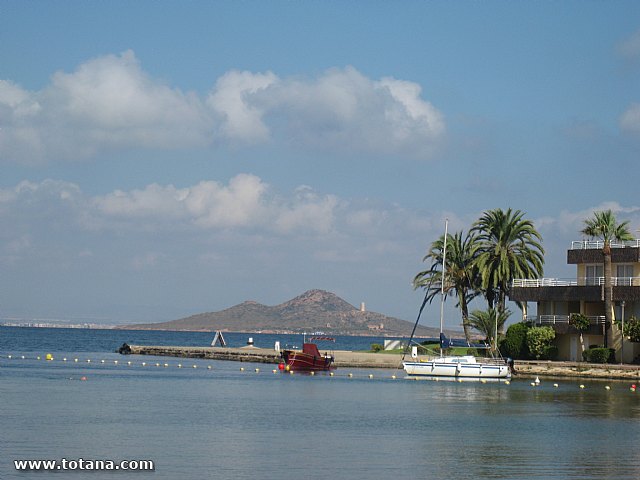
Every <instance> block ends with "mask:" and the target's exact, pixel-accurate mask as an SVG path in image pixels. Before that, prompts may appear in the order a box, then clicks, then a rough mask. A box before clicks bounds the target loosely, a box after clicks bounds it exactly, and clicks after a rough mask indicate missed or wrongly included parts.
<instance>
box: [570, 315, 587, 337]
mask: <svg viewBox="0 0 640 480" xmlns="http://www.w3.org/2000/svg"><path fill="white" fill-rule="evenodd" d="M569 325H573V326H574V327H575V328H576V330H578V331H579V332H581V333H582V332H586V331H587V330H589V325H591V322H590V321H589V317H587V316H586V315H584V314H582V313H572V314H571V315H569Z"/></svg>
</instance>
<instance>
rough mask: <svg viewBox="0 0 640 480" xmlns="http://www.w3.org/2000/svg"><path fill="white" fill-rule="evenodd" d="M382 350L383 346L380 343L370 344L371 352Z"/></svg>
mask: <svg viewBox="0 0 640 480" xmlns="http://www.w3.org/2000/svg"><path fill="white" fill-rule="evenodd" d="M382 350H384V347H383V346H382V345H380V344H379V343H372V344H371V351H372V352H376V353H377V352H381V351H382Z"/></svg>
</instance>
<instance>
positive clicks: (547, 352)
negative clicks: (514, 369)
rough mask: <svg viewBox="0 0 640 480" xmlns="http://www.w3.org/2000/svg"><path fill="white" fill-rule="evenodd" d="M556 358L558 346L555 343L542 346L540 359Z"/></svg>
mask: <svg viewBox="0 0 640 480" xmlns="http://www.w3.org/2000/svg"><path fill="white" fill-rule="evenodd" d="M556 358H558V347H556V346H555V345H549V346H547V347H545V348H544V350H543V351H542V355H540V360H555V359H556Z"/></svg>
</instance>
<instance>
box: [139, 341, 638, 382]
mask: <svg viewBox="0 0 640 480" xmlns="http://www.w3.org/2000/svg"><path fill="white" fill-rule="evenodd" d="M129 348H130V353H131V354H134V355H157V356H167V357H183V358H206V359H211V360H232V361H238V362H254V363H271V364H277V363H279V362H280V354H279V353H278V352H276V351H275V350H273V349H268V348H256V347H242V348H227V347H177V346H146V345H129ZM322 352H323V353H324V351H322ZM333 355H334V356H335V362H334V365H335V366H336V367H337V368H391V369H402V355H401V354H394V353H370V352H351V351H346V350H335V351H334V352H333ZM407 359H408V360H410V357H408V356H407ZM515 371H516V375H515V377H514V378H519V377H520V378H528V377H532V378H533V377H536V376H545V377H557V378H562V377H566V378H586V379H589V378H590V379H620V380H627V379H628V380H638V381H640V366H638V365H616V364H602V365H601V364H592V363H591V364H589V363H585V362H549V361H524V360H517V361H516V362H515Z"/></svg>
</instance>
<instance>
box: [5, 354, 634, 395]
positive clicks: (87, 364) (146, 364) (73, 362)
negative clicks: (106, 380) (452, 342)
mask: <svg viewBox="0 0 640 480" xmlns="http://www.w3.org/2000/svg"><path fill="white" fill-rule="evenodd" d="M3 360H5V361H3ZM21 360H26V361H41V362H43V363H44V364H64V365H67V368H73V367H78V366H80V365H82V367H81V368H84V369H86V368H91V369H95V370H101V369H102V367H103V366H105V367H107V366H108V367H112V368H129V367H140V368H146V369H148V368H153V369H158V368H163V369H168V368H178V369H183V368H185V367H191V368H189V370H197V369H198V368H200V369H201V370H202V369H204V370H208V371H213V372H216V369H215V368H214V367H213V366H212V365H211V364H208V365H206V367H205V366H203V365H202V364H200V365H198V364H196V363H192V364H185V363H176V364H171V363H169V362H160V361H155V362H154V361H141V362H133V361H131V360H128V361H126V362H124V361H122V362H121V361H120V360H118V359H106V358H101V359H92V358H86V359H83V358H81V356H64V355H63V354H60V356H59V357H57V356H54V355H53V354H51V353H46V354H44V355H35V356H33V357H31V356H28V355H25V354H17V355H16V354H6V355H4V356H3V355H0V367H2V366H3V364H7V365H8V364H10V363H12V362H17V361H21ZM151 360H152V359H151ZM278 367H280V365H278ZM239 370H240V372H246V373H247V374H249V373H250V372H249V371H247V369H246V368H245V367H244V366H242V367H240V369H239ZM266 373H269V372H268V371H262V369H261V368H260V367H254V368H253V374H254V375H256V374H263V375H264V374H266ZM270 373H271V375H273V374H277V373H280V374H283V373H287V374H289V375H286V376H294V375H295V376H302V377H316V376H319V377H324V378H345V379H368V380H373V379H376V380H398V379H400V380H402V379H405V380H425V381H429V380H431V381H435V382H438V381H449V382H451V383H476V382H464V379H462V378H457V379H454V378H447V379H445V378H438V377H435V378H429V379H421V378H418V377H408V376H405V377H399V376H397V375H396V374H391V375H389V376H387V375H380V374H378V373H376V374H375V375H374V374H373V373H360V374H357V375H354V373H353V372H345V373H342V372H335V371H330V372H314V371H311V372H303V371H293V370H291V371H287V370H285V369H280V370H278V369H275V368H274V369H272V370H271V372H270ZM323 374H324V375H323ZM282 376H283V378H285V376H284V375H282ZM80 379H81V380H87V377H86V375H83V376H82V377H81V378H80ZM523 380H524V379H523ZM477 383H479V384H486V383H488V382H487V380H485V379H479V380H478V382H477ZM491 383H494V382H491ZM495 383H498V384H503V385H510V384H511V381H509V380H507V381H501V382H495ZM541 385H542V382H541V381H540V379H539V377H536V378H535V380H534V381H532V382H531V386H532V387H540V386H541ZM552 387H553V388H554V389H557V388H559V387H560V385H559V384H558V383H553V384H552ZM577 388H578V389H580V390H589V389H594V388H595V386H589V387H587V386H586V385H585V384H583V383H581V384H579V385H578V386H577ZM598 388H601V387H598ZM604 389H605V390H606V391H611V390H612V388H611V386H610V385H604ZM636 389H637V387H636V384H632V385H631V386H630V387H629V388H628V391H630V392H632V393H635V391H636Z"/></svg>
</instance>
